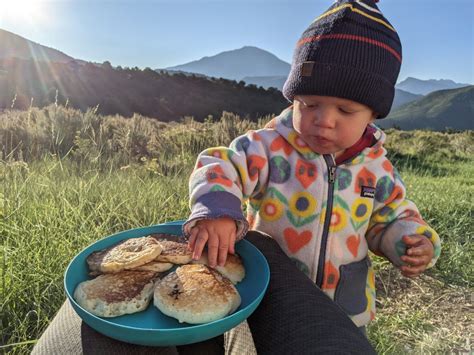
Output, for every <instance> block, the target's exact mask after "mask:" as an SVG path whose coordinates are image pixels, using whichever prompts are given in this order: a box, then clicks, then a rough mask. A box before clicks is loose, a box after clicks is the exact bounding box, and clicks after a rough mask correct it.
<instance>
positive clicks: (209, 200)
mask: <svg viewBox="0 0 474 355" xmlns="http://www.w3.org/2000/svg"><path fill="white" fill-rule="evenodd" d="M219 217H229V218H232V219H234V220H235V221H236V222H237V225H238V227H239V228H238V231H237V240H239V239H241V238H242V237H243V235H245V233H247V229H248V222H247V220H246V218H245V217H244V215H243V213H242V202H241V201H240V199H239V198H238V197H236V196H235V195H233V194H231V193H230V192H226V191H214V192H209V193H207V194H205V195H202V196H200V197H199V198H198V199H197V200H196V203H195V204H194V206H193V207H192V210H191V215H190V216H189V218H188V220H187V221H186V222H184V224H183V234H184V235H185V236H188V234H189V233H188V232H189V229H190V227H192V226H194V224H195V223H196V222H197V221H198V220H201V219H215V218H219Z"/></svg>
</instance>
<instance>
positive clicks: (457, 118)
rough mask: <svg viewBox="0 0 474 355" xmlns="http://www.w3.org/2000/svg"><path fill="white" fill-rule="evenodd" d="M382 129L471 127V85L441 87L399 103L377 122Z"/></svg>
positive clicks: (473, 106) (473, 120) (473, 116)
mask: <svg viewBox="0 0 474 355" xmlns="http://www.w3.org/2000/svg"><path fill="white" fill-rule="evenodd" d="M377 124H378V125H379V126H381V127H384V128H389V127H398V128H400V129H404V130H412V129H430V130H438V131H439V130H444V129H446V128H451V129H455V130H466V129H470V130H472V129H474V85H471V86H467V87H464V88H460V89H453V90H440V91H436V92H433V93H431V94H429V95H427V96H425V97H423V98H421V99H419V100H416V101H413V102H410V103H408V104H406V105H403V106H401V107H400V108H398V109H397V110H395V111H394V112H392V113H391V114H390V115H389V116H388V117H387V118H386V119H384V120H381V121H380V122H377Z"/></svg>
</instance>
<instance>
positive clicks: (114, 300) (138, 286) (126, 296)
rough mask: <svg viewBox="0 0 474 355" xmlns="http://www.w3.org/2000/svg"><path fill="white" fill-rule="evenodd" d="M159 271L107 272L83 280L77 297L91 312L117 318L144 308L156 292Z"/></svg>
mask: <svg viewBox="0 0 474 355" xmlns="http://www.w3.org/2000/svg"><path fill="white" fill-rule="evenodd" d="M155 278H156V273H154V272H150V271H131V270H130V271H121V272H118V273H115V274H103V275H99V276H97V277H96V278H95V279H93V280H88V281H84V282H81V283H80V284H79V285H78V286H77V287H76V289H75V291H74V299H75V300H76V301H77V302H78V303H79V304H80V305H81V306H82V307H83V308H84V309H86V310H88V311H89V312H91V313H93V314H95V315H98V316H101V317H116V316H120V315H123V314H129V313H135V312H139V311H142V310H144V309H145V308H146V307H147V306H148V303H149V302H150V299H151V297H152V294H153V288H154V287H153V286H154V281H155Z"/></svg>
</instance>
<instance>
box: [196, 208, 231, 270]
mask: <svg viewBox="0 0 474 355" xmlns="http://www.w3.org/2000/svg"><path fill="white" fill-rule="evenodd" d="M236 234H237V226H236V224H235V221H234V220H233V219H232V218H228V217H221V218H216V219H202V220H200V221H198V222H197V223H196V225H195V226H194V227H193V228H192V229H191V233H190V236H189V248H190V249H191V250H192V251H193V259H194V260H197V259H199V258H200V257H201V253H202V251H203V249H204V246H205V245H206V243H207V250H208V258H209V266H210V267H216V265H217V263H218V264H219V265H220V266H224V264H225V262H226V260H227V254H228V253H230V254H234V253H235V250H234V244H235V238H236Z"/></svg>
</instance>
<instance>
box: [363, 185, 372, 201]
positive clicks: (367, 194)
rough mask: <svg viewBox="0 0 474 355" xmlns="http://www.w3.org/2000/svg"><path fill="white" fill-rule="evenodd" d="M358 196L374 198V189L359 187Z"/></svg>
mask: <svg viewBox="0 0 474 355" xmlns="http://www.w3.org/2000/svg"><path fill="white" fill-rule="evenodd" d="M360 196H361V197H369V198H374V196H375V187H372V186H361V187H360Z"/></svg>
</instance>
